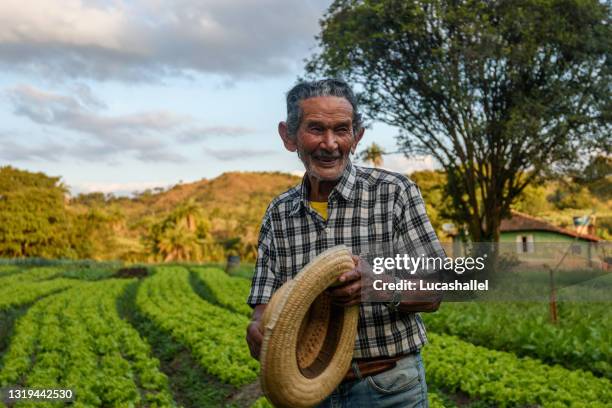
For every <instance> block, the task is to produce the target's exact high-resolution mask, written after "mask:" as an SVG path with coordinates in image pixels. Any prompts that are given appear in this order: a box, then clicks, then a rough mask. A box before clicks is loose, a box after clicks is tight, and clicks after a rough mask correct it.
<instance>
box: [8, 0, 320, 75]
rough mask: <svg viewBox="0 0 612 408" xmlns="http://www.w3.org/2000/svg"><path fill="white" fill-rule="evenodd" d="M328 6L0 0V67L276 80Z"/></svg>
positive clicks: (300, 52) (276, 1) (306, 44)
mask: <svg viewBox="0 0 612 408" xmlns="http://www.w3.org/2000/svg"><path fill="white" fill-rule="evenodd" d="M329 3H330V1H329V0H316V1H309V2H304V1H299V0H295V1H285V0H259V1H241V2H230V1H220V0H133V1H127V0H116V1H113V2H112V3H110V4H108V3H105V2H99V1H85V0H37V1H23V0H3V1H2V2H0V64H5V65H8V66H13V67H19V69H21V70H27V71H31V72H35V73H38V74H43V75H45V77H48V76H55V77H59V78H70V79H72V78H93V79H98V80H106V79H119V80H127V81H130V82H132V81H148V80H158V79H160V78H162V77H164V76H165V75H167V74H181V75H189V74H190V73H191V72H205V73H214V74H220V75H223V76H229V77H232V78H239V77H246V76H273V75H277V74H279V73H286V72H289V71H291V70H292V69H295V67H296V66H297V65H301V63H302V61H301V59H302V58H303V56H304V55H305V54H307V52H308V50H309V49H310V48H311V47H312V46H314V44H315V40H314V35H315V34H316V33H317V32H318V30H319V26H318V19H319V18H320V17H321V16H322V14H323V12H324V10H325V8H326V7H327V6H328V5H329Z"/></svg>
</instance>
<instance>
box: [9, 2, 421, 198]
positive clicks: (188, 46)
mask: <svg viewBox="0 0 612 408" xmlns="http://www.w3.org/2000/svg"><path fill="white" fill-rule="evenodd" d="M327 6H328V1H298V0H295V1H282V0H259V1H255V0H251V1H247V0H244V1H234V2H232V1H222V0H217V1H209V0H133V1H130V2H127V1H126V2H123V1H95V0H91V1H86V0H80V1H79V0H62V1H60V0H39V1H36V2H23V1H15V0H4V1H3V2H2V3H1V4H0V165H12V166H15V167H18V168H22V169H27V170H33V171H43V172H45V173H47V174H50V175H55V176H62V179H63V181H64V183H65V184H67V185H68V186H69V187H70V189H71V191H72V193H73V194H76V193H79V192H88V191H104V192H113V193H115V194H127V193H130V192H132V191H136V190H142V189H144V188H149V187H155V186H168V185H172V184H175V183H177V182H179V181H180V180H182V181H184V182H189V181H195V180H199V179H201V178H212V177H215V176H217V175H219V174H221V173H223V172H226V171H235V170H239V171H260V170H272V171H285V172H293V173H300V172H302V171H303V167H302V165H301V163H300V162H299V160H298V159H297V157H296V156H295V155H294V154H291V153H289V152H286V151H285V150H284V148H283V147H282V144H281V141H280V138H279V137H278V135H277V133H276V128H277V124H278V121H279V120H283V119H284V115H285V106H284V94H285V92H286V91H287V90H288V89H289V88H290V87H291V85H292V84H293V83H294V82H295V80H296V78H297V76H298V75H301V74H303V71H302V69H303V60H304V58H306V57H308V56H309V55H311V54H312V52H313V51H314V47H315V39H314V36H315V35H316V34H317V32H318V29H319V27H318V19H319V18H321V16H322V15H323V13H324V11H325V9H326V7H327ZM396 133H397V131H396V130H395V129H393V128H391V127H389V126H386V125H383V124H380V123H373V124H372V127H371V128H370V129H368V130H367V131H366V135H365V138H364V140H363V141H362V147H365V146H366V145H368V144H370V143H371V142H373V141H376V142H377V143H379V144H380V145H382V146H383V147H384V148H386V149H387V150H389V151H391V150H395V140H394V135H395V134H396ZM385 167H387V168H389V169H391V170H395V171H400V172H410V171H411V170H414V169H419V168H431V167H432V162H431V160H430V159H428V158H426V159H421V160H415V159H410V160H408V159H406V158H404V157H403V156H401V155H389V156H386V157H385Z"/></svg>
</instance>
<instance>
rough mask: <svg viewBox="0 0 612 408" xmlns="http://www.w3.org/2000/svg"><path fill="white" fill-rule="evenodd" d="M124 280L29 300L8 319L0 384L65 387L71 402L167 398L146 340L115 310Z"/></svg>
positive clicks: (137, 402) (157, 402)
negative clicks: (10, 321) (26, 306)
mask: <svg viewBox="0 0 612 408" xmlns="http://www.w3.org/2000/svg"><path fill="white" fill-rule="evenodd" d="M129 283H130V281H125V280H123V281H118V280H108V281H104V282H99V283H82V284H81V285H79V286H78V287H76V288H72V289H69V290H66V291H64V292H61V293H59V294H55V295H52V296H49V297H46V298H44V299H42V300H40V301H38V302H37V303H35V304H34V305H33V306H32V307H31V308H30V309H29V310H28V312H27V313H26V314H25V315H24V316H22V317H21V318H20V319H19V320H18V322H17V324H16V326H15V331H14V335H13V337H12V339H11V343H10V345H9V348H8V350H7V352H6V354H5V355H4V357H3V361H2V370H1V371H0V388H1V387H4V386H15V385H18V386H24V387H28V388H45V389H49V388H70V389H73V391H74V395H75V403H74V405H73V406H75V407H98V406H143V405H144V406H151V407H156V406H174V405H175V404H174V402H173V399H172V396H171V394H170V391H169V387H168V381H167V378H166V376H165V375H164V374H163V373H161V371H160V370H159V361H158V360H157V359H155V358H153V357H152V356H151V350H150V346H149V345H148V344H147V343H146V342H145V341H143V340H142V339H141V337H140V336H139V334H138V332H137V331H136V330H135V329H134V328H132V326H130V325H129V324H128V323H126V322H125V321H124V320H122V319H121V318H120V317H119V314H118V313H117V309H116V301H117V298H118V296H120V295H121V294H122V293H123V292H124V290H125V289H126V285H128V284H129ZM20 406H30V405H28V404H27V403H23V405H20ZM31 406H41V403H40V402H36V403H34V402H33V403H32V405H31Z"/></svg>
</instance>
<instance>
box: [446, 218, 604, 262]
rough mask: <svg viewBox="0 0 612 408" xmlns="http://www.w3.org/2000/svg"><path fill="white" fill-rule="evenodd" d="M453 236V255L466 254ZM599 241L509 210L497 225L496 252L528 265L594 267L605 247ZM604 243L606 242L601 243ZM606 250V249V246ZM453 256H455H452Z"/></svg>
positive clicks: (589, 235) (593, 236)
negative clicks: (497, 249)
mask: <svg viewBox="0 0 612 408" xmlns="http://www.w3.org/2000/svg"><path fill="white" fill-rule="evenodd" d="M452 235H454V236H453V254H465V253H466V249H465V248H464V244H462V243H461V242H460V241H461V240H460V237H459V236H458V235H457V234H452ZM600 241H602V239H601V238H599V237H597V236H595V235H592V234H584V233H578V232H577V231H572V230H570V229H566V228H561V227H557V226H555V225H552V224H550V223H548V222H546V221H544V220H541V219H539V218H536V217H533V216H531V215H527V214H523V213H520V212H518V211H512V216H511V217H510V218H507V219H504V220H502V222H501V225H500V237H499V252H500V253H502V254H503V253H505V254H508V255H511V256H513V257H514V258H516V259H517V260H519V261H520V262H526V263H528V264H533V265H535V264H539V265H543V264H547V265H549V266H554V265H557V264H558V263H561V262H562V265H560V266H564V267H569V268H572V267H573V268H576V267H593V266H597V265H594V264H599V263H601V260H600V258H602V255H603V254H600V252H602V251H603V250H605V245H599V243H600ZM603 244H605V242H603ZM608 249H609V247H608ZM455 256H456V255H455Z"/></svg>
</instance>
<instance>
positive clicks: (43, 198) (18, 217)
mask: <svg viewBox="0 0 612 408" xmlns="http://www.w3.org/2000/svg"><path fill="white" fill-rule="evenodd" d="M66 194H67V189H66V187H65V186H64V185H63V184H62V183H61V182H60V179H59V177H49V176H47V175H45V174H43V173H32V172H29V171H24V170H19V169H16V168H13V167H10V166H6V167H0V256H5V257H29V256H39V257H74V256H75V252H74V251H73V250H72V248H71V245H70V237H69V224H68V219H67V213H66V209H65V204H64V201H65V195H66Z"/></svg>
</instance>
